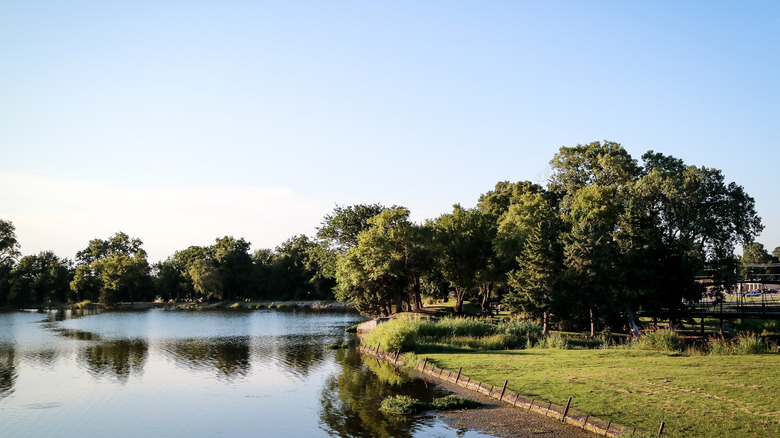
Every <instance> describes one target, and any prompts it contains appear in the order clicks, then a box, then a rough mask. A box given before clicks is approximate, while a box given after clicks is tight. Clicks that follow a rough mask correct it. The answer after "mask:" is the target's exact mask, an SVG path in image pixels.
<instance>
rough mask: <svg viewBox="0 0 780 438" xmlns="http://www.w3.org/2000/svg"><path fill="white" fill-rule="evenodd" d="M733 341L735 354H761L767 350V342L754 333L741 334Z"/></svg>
mask: <svg viewBox="0 0 780 438" xmlns="http://www.w3.org/2000/svg"><path fill="white" fill-rule="evenodd" d="M735 342H736V351H737V354H761V353H766V352H768V351H769V344H767V343H766V342H764V340H763V339H761V338H760V337H758V335H756V334H754V333H748V334H741V335H739V336H737V338H736V339H735Z"/></svg>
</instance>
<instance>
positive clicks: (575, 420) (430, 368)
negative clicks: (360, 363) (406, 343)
mask: <svg viewBox="0 0 780 438" xmlns="http://www.w3.org/2000/svg"><path fill="white" fill-rule="evenodd" d="M380 346H381V345H377V346H376V347H370V346H367V345H364V344H363V343H362V342H361V343H360V352H361V353H363V354H369V355H372V356H374V357H376V358H377V359H381V360H383V361H385V362H388V363H390V364H392V365H393V366H394V367H398V366H399V365H401V366H404V365H406V364H404V363H403V358H401V352H400V351H395V352H391V351H385V350H382V349H381V348H380ZM414 368H415V369H416V370H417V371H418V372H420V373H422V374H423V375H424V376H431V377H433V378H436V379H439V380H443V381H445V382H449V383H452V384H454V385H457V386H461V387H463V388H466V389H469V390H472V391H475V392H478V393H480V394H483V395H486V396H488V397H491V398H495V399H497V400H498V401H500V402H503V403H506V404H509V405H512V406H515V407H517V408H519V409H525V410H528V411H531V412H536V413H538V414H541V415H544V416H546V417H550V418H553V419H555V420H558V421H562V422H565V423H568V424H571V425H573V426H576V427H580V428H582V429H585V430H587V431H590V432H593V433H595V434H597V435H600V436H606V437H614V436H618V435H624V434H633V433H640V434H641V433H646V431H644V430H640V429H637V428H635V427H628V426H623V425H620V424H616V423H613V422H611V421H606V420H602V419H600V418H596V417H593V416H590V415H587V414H583V413H581V412H578V411H576V410H574V409H572V408H571V401H572V399H571V397H569V400H568V402H567V403H566V405H565V406H561V405H556V404H553V403H549V402H543V401H541V400H535V399H533V398H529V397H526V396H523V395H521V394H518V393H516V392H513V391H511V390H509V389H507V385H508V384H509V381H508V380H504V384H503V385H502V386H500V387H497V386H494V385H491V384H488V383H483V382H479V381H476V380H472V379H471V378H470V377H468V376H466V375H465V374H463V367H460V368H459V369H458V370H457V371H451V370H444V369H441V368H437V367H435V366H434V365H433V364H429V363H428V358H425V361H424V362H423V363H417V364H414ZM663 428H664V423H663V422H661V425H660V427H659V429H658V436H661V435H662V434H663Z"/></svg>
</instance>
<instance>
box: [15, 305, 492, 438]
mask: <svg viewBox="0 0 780 438" xmlns="http://www.w3.org/2000/svg"><path fill="white" fill-rule="evenodd" d="M363 319H364V318H362V317H361V316H359V315H357V314H356V313H351V312H344V311H321V310H317V311H310V310H300V309H299V310H254V311H247V312H245V311H237V310H225V311H168V310H162V309H154V310H147V311H126V312H102V313H101V312H86V313H82V312H77V311H60V312H50V313H33V312H14V313H0V436H2V437H26V438H37V437H40V438H44V437H46V438H48V437H52V438H55V437H56V438H61V437H101V438H102V437H106V436H111V437H114V438H121V437H134V438H135V437H144V438H150V437H188V438H198V437H216V436H220V437H238V436H241V437H245V436H258V437H276V436H280V437H281V436H295V437H298V436H300V437H442V438H445V437H468V438H477V437H487V436H489V435H485V434H481V433H479V432H475V431H465V430H461V429H455V428H452V427H450V426H449V425H448V424H447V423H445V422H444V421H443V420H442V419H440V418H438V417H437V416H435V414H424V415H421V416H417V417H414V418H411V419H408V418H407V419H405V418H397V417H394V416H387V415H385V414H383V413H381V412H379V410H378V408H379V403H380V402H381V401H382V399H384V398H385V397H387V396H390V395H395V394H406V395H412V396H414V397H416V398H419V399H423V400H427V401H430V400H431V399H432V398H433V397H437V396H442V395H443V393H442V392H441V391H440V390H438V389H436V388H435V387H426V385H425V384H424V382H421V381H419V380H410V379H408V378H406V377H404V376H402V375H399V374H397V373H395V372H394V371H393V370H392V368H390V367H389V366H388V365H380V364H378V363H377V362H376V361H375V360H373V359H368V358H362V357H361V356H360V355H359V354H358V352H357V347H356V345H355V344H354V342H355V339H354V335H350V334H347V333H345V332H344V328H345V327H348V326H350V325H352V324H355V323H357V322H360V321H362V320H363ZM348 342H351V343H352V346H351V347H349V348H342V349H336V350H332V349H329V348H328V346H329V345H332V344H342V343H348Z"/></svg>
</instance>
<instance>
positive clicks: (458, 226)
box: [432, 204, 497, 314]
mask: <svg viewBox="0 0 780 438" xmlns="http://www.w3.org/2000/svg"><path fill="white" fill-rule="evenodd" d="M432 228H433V236H432V248H433V250H434V254H435V256H434V257H435V259H436V260H437V265H438V268H439V269H440V271H441V273H442V275H443V276H444V278H445V279H447V281H448V282H449V283H450V286H451V287H452V288H453V289H454V290H455V313H458V314H460V313H462V312H463V301H464V299H465V297H466V294H467V293H470V292H478V293H479V296H480V298H481V300H480V301H481V303H482V304H483V310H484V309H485V307H486V305H487V300H488V299H489V296H490V292H491V289H492V286H493V284H494V283H495V281H496V270H495V267H496V253H495V247H494V240H495V237H496V233H497V226H496V222H495V220H494V218H493V217H491V216H490V215H489V214H487V213H484V212H483V211H482V210H480V209H478V208H472V209H464V208H463V207H461V206H460V205H458V204H456V205H454V206H453V211H452V213H447V214H443V215H441V216H439V217H438V218H437V219H436V220H435V221H434V222H433V223H432Z"/></svg>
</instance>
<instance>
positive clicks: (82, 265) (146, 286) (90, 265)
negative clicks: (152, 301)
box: [70, 232, 153, 306]
mask: <svg viewBox="0 0 780 438" xmlns="http://www.w3.org/2000/svg"><path fill="white" fill-rule="evenodd" d="M76 259H77V260H78V261H79V265H78V267H77V268H76V273H75V276H74V279H73V280H72V281H71V283H70V288H71V290H72V291H73V292H74V293H75V295H76V297H77V299H94V297H95V294H97V295H98V301H99V302H100V303H101V304H104V305H106V306H113V305H115V304H116V303H117V302H119V301H123V300H127V301H136V300H139V299H149V298H151V297H150V296H149V295H150V293H151V292H152V291H153V289H152V282H151V277H150V266H149V262H148V261H147V259H146V251H144V249H143V242H141V240H140V239H137V238H131V237H130V236H128V235H127V234H125V233H122V232H119V233H116V234H115V235H114V236H112V237H110V238H109V239H107V240H102V239H94V240H91V241H90V242H89V246H87V248H85V249H84V250H82V251H79V252H78V253H77V254H76Z"/></svg>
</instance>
